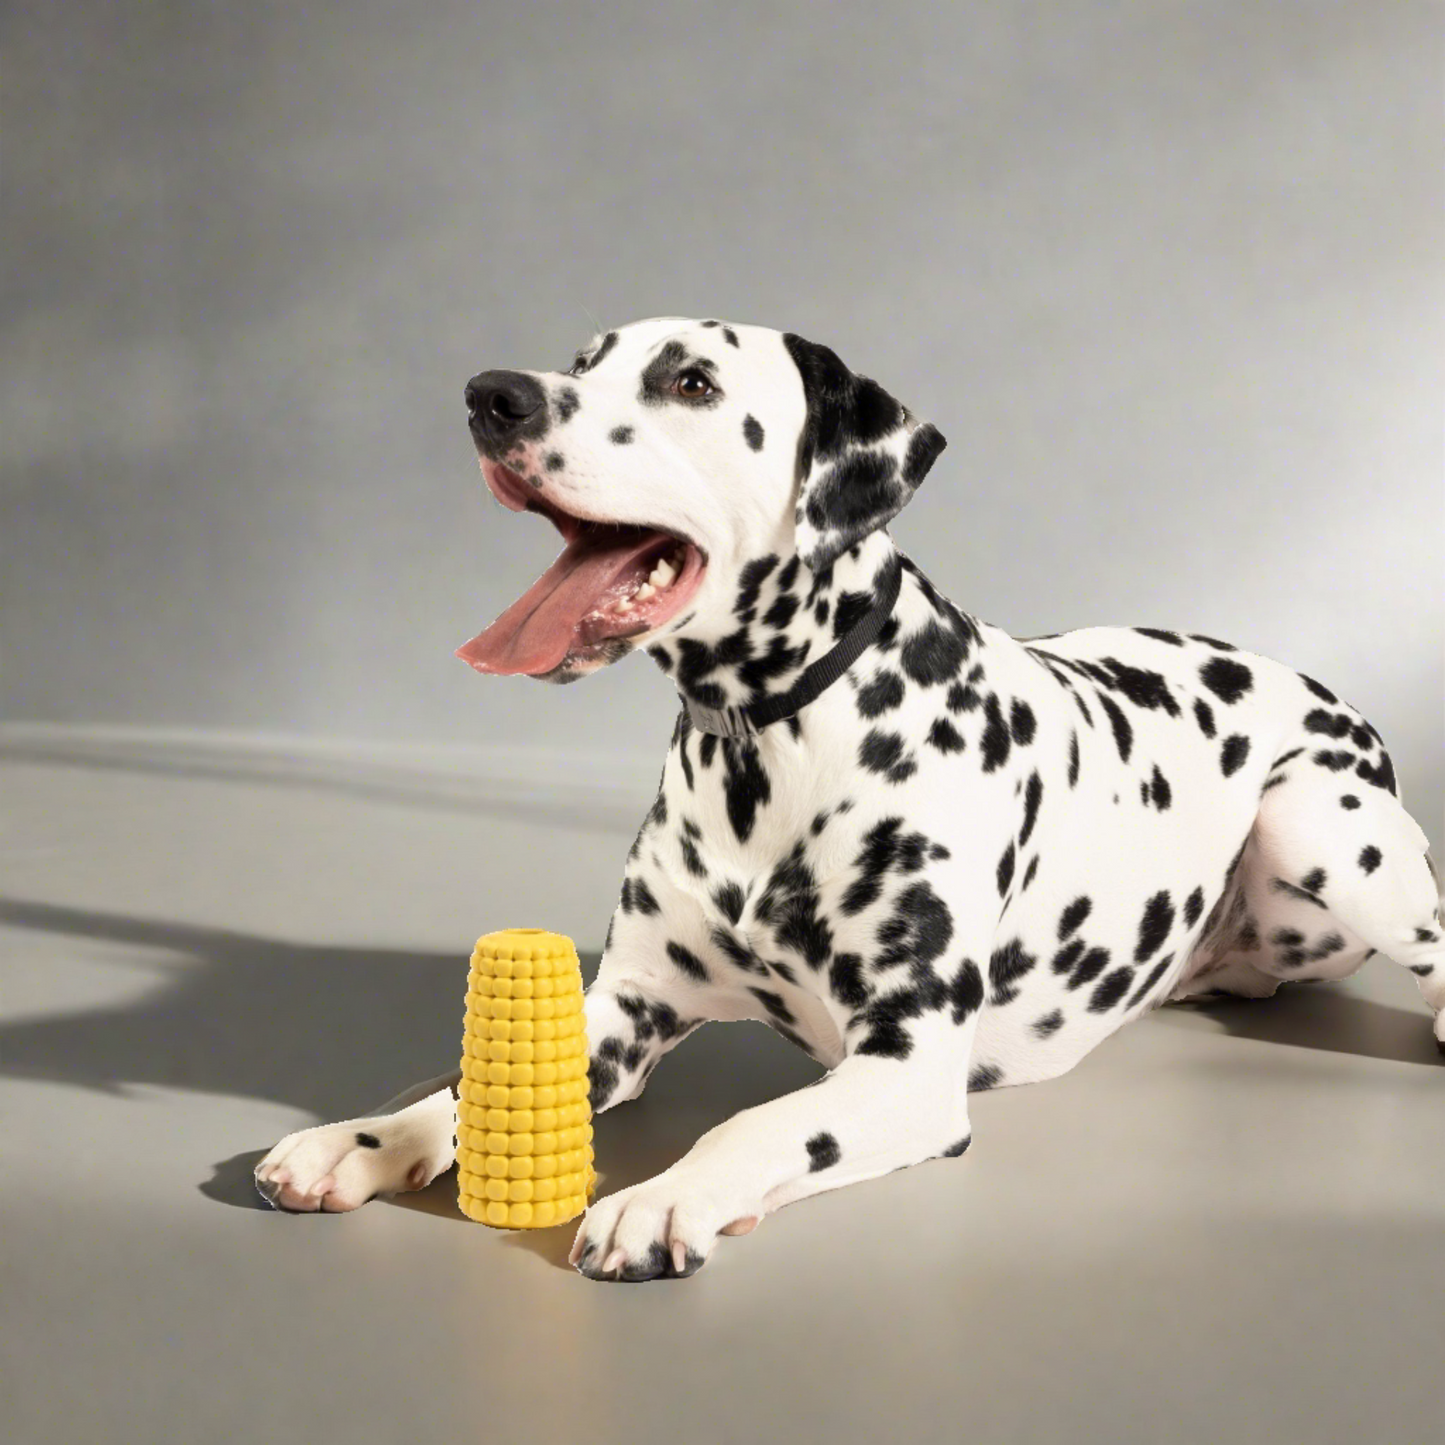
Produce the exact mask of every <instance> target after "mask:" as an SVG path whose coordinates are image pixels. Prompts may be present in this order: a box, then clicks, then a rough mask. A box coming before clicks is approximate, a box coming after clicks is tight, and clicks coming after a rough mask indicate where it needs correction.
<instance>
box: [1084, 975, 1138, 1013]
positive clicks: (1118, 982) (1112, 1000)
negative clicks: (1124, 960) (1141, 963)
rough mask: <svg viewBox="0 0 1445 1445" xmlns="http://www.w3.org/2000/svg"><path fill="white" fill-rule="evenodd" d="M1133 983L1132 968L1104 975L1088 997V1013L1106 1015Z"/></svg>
mask: <svg viewBox="0 0 1445 1445" xmlns="http://www.w3.org/2000/svg"><path fill="white" fill-rule="evenodd" d="M1133 982H1134V970H1133V969H1132V968H1128V967H1125V968H1116V969H1115V970H1114V971H1113V972H1112V973H1109V974H1105V975H1104V977H1103V978H1102V979H1100V981H1099V986H1098V987H1097V988H1096V989H1095V990H1094V992H1093V993H1092V994H1090V996H1089V1012H1090V1013H1091V1014H1102V1013H1108V1011H1109V1010H1110V1009H1111V1008H1113V1007H1114V1005H1115V1004H1116V1003H1118V1002H1119V1000H1120V999H1121V998H1123V997H1124V995H1125V994H1126V993H1128V992H1129V985H1130V984H1131V983H1133Z"/></svg>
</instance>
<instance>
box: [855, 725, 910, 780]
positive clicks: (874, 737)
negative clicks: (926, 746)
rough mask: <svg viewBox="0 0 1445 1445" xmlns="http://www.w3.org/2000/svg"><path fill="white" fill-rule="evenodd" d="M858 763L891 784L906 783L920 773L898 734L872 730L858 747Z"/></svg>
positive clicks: (876, 729)
mask: <svg viewBox="0 0 1445 1445" xmlns="http://www.w3.org/2000/svg"><path fill="white" fill-rule="evenodd" d="M858 761H859V763H861V764H862V766H863V767H865V768H867V769H868V770H869V772H873V773H881V774H882V775H883V776H884V777H886V778H887V779H888V781H889V782H890V783H902V782H906V781H907V780H908V779H909V778H911V777H912V776H913V774H914V773H915V772H917V771H918V764H917V763H916V762H915V761H914V760H913V758H912V757H911V756H910V755H909V754H908V751H907V749H906V748H905V747H904V745H903V739H902V738H901V737H900V736H899V735H898V734H897V733H886V732H882V731H880V730H879V729H878V728H874V729H872V730H871V731H870V732H869V733H868V735H867V737H865V738H864V739H863V741H862V743H860V744H859V747H858Z"/></svg>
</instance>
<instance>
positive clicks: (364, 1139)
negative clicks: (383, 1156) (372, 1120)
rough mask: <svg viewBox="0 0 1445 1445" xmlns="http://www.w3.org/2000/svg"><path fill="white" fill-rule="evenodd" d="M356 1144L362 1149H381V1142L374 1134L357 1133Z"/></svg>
mask: <svg viewBox="0 0 1445 1445" xmlns="http://www.w3.org/2000/svg"><path fill="white" fill-rule="evenodd" d="M356 1142H357V1143H358V1144H360V1145H361V1147H362V1148H363V1149H380V1148H381V1140H380V1139H378V1138H377V1137H376V1135H375V1134H367V1133H362V1132H359V1133H358V1134H357V1136H356Z"/></svg>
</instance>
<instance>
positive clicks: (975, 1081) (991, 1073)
mask: <svg viewBox="0 0 1445 1445" xmlns="http://www.w3.org/2000/svg"><path fill="white" fill-rule="evenodd" d="M1001 1083H1003V1070H1002V1069H1001V1068H999V1067H998V1065H997V1064H979V1065H977V1066H976V1067H975V1068H974V1069H973V1070H972V1072H971V1073H970V1074H969V1076H968V1091H969V1093H971V1094H982V1093H984V1092H986V1091H987V1090H989V1089H996V1088H998V1086H999V1085H1000V1084H1001Z"/></svg>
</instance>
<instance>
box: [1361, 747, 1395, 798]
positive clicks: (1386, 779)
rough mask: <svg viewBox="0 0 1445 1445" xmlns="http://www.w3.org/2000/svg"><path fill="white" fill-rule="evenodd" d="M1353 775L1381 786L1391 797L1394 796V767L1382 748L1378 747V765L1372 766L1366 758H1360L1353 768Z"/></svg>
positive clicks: (1378, 786)
mask: <svg viewBox="0 0 1445 1445" xmlns="http://www.w3.org/2000/svg"><path fill="white" fill-rule="evenodd" d="M1355 776H1356V777H1357V778H1360V779H1362V780H1363V781H1364V782H1367V783H1373V784H1374V786H1375V787H1377V788H1383V789H1384V790H1385V791H1386V792H1387V793H1389V794H1390V795H1391V796H1392V797H1393V796H1395V792H1396V789H1395V767H1394V764H1393V763H1391V761H1390V758H1389V755H1388V754H1387V753H1386V752H1385V750H1384V749H1383V748H1381V749H1380V762H1379V765H1378V766H1372V765H1371V764H1370V762H1369V760H1368V759H1367V758H1361V759H1360V761H1359V764H1358V766H1357V767H1356V768H1355Z"/></svg>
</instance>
